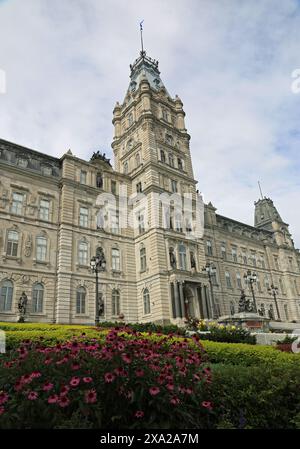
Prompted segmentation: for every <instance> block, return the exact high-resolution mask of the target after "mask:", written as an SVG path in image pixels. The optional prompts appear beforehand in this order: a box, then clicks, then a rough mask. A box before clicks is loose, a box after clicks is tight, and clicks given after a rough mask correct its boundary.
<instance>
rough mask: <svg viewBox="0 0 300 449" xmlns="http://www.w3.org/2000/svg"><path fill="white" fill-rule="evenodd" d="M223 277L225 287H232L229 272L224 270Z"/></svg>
mask: <svg viewBox="0 0 300 449" xmlns="http://www.w3.org/2000/svg"><path fill="white" fill-rule="evenodd" d="M225 279H226V286H227V288H232V284H231V277H230V273H228V271H226V272H225Z"/></svg>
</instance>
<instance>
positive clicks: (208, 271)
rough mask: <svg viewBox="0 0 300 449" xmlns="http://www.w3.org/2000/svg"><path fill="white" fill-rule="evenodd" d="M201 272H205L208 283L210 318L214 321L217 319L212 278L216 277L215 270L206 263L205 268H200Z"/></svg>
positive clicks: (211, 265)
mask: <svg viewBox="0 0 300 449" xmlns="http://www.w3.org/2000/svg"><path fill="white" fill-rule="evenodd" d="M202 271H205V272H206V274H207V276H208V282H209V286H210V296H211V307H212V317H213V318H214V319H216V318H218V314H217V311H216V305H215V298H214V289H213V282H212V278H213V277H214V276H215V275H216V272H217V268H216V267H215V266H214V265H213V263H212V262H207V263H206V265H205V267H203V268H202Z"/></svg>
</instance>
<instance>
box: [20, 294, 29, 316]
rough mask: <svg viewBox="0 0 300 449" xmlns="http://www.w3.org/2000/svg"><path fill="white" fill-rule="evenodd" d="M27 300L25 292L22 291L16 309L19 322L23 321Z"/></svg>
mask: <svg viewBox="0 0 300 449" xmlns="http://www.w3.org/2000/svg"><path fill="white" fill-rule="evenodd" d="M27 302H28V298H27V295H26V293H25V292H23V293H22V295H21V296H20V299H19V302H18V309H19V312H20V318H19V322H20V323H21V322H24V321H25V315H26V308H27Z"/></svg>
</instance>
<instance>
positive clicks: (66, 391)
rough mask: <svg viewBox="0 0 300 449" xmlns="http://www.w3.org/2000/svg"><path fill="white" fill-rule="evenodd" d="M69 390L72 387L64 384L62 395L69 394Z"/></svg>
mask: <svg viewBox="0 0 300 449" xmlns="http://www.w3.org/2000/svg"><path fill="white" fill-rule="evenodd" d="M69 390H70V387H68V386H67V385H63V386H62V387H61V390H60V395H61V396H65V395H66V394H68V392H69Z"/></svg>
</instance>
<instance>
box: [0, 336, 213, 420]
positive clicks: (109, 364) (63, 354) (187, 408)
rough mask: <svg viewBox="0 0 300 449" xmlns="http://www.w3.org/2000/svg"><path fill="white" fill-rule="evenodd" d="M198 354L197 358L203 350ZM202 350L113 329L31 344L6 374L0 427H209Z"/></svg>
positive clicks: (8, 362) (1, 374)
mask: <svg viewBox="0 0 300 449" xmlns="http://www.w3.org/2000/svg"><path fill="white" fill-rule="evenodd" d="M195 347H197V351H195V350H194V349H195ZM205 362H206V354H205V351H204V350H203V347H202V345H201V344H200V343H199V342H198V341H197V339H194V340H193V343H192V344H190V343H189V341H188V340H186V341H176V340H175V341H174V339H173V338H172V337H169V336H164V337H161V338H159V339H158V340H155V339H151V338H144V336H143V335H142V334H140V333H137V332H135V331H132V330H129V329H127V330H123V331H122V335H120V333H118V332H117V331H116V330H114V329H112V330H110V331H109V332H108V333H107V334H106V337H105V340H104V341H103V342H101V340H99V339H96V338H95V339H91V338H88V337H87V336H82V337H78V338H75V339H73V340H71V341H69V342H65V343H62V344H55V345H54V346H47V345H45V344H42V343H38V344H32V343H31V342H30V341H27V342H26V343H25V344H23V345H22V346H21V347H20V348H18V350H17V351H10V352H9V353H8V354H7V355H6V356H5V357H4V360H3V362H2V364H1V367H0V391H1V393H0V428H36V427H40V428H56V427H60V428H61V427H63V428H64V427H66V428H68V427H69V428H78V427H79V428H81V427H83V428H107V427H114V428H124V427H125V428H136V427H142V428H153V427H160V428H171V427H172V428H191V427H192V428H201V427H207V426H208V425H209V424H208V416H209V414H210V413H211V410H212V403H211V401H210V392H209V391H210V383H211V371H210V368H209V367H208V366H207V365H206V364H205Z"/></svg>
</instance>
